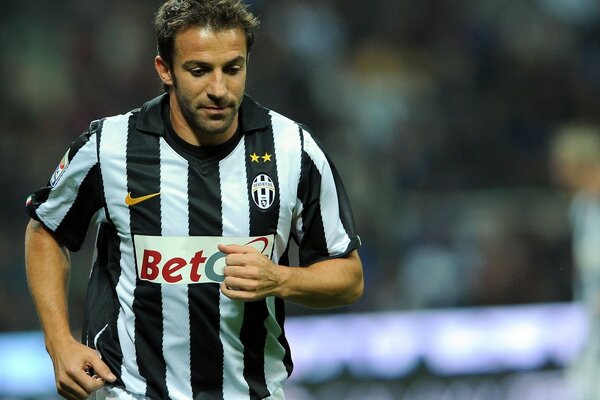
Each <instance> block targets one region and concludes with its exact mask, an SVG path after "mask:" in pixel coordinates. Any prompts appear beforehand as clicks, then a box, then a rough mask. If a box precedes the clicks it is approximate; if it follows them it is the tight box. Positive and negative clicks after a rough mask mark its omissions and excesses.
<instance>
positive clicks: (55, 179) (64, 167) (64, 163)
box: [50, 149, 71, 187]
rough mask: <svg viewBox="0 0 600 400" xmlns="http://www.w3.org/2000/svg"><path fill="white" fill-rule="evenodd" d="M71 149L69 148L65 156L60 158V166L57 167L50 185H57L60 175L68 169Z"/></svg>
mask: <svg viewBox="0 0 600 400" xmlns="http://www.w3.org/2000/svg"><path fill="white" fill-rule="evenodd" d="M69 151H71V149H69V150H67V152H66V153H65V155H64V156H63V158H62V159H61V160H60V163H59V164H58V167H56V169H55V170H54V173H53V174H52V176H51V177H50V187H55V186H56V185H57V184H58V181H59V180H60V177H61V176H62V175H63V174H64V173H65V171H66V170H67V167H68V166H69Z"/></svg>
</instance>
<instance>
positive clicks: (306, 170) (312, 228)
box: [298, 129, 329, 266]
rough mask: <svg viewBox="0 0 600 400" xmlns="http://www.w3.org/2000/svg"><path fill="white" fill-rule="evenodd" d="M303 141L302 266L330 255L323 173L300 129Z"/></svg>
mask: <svg viewBox="0 0 600 400" xmlns="http://www.w3.org/2000/svg"><path fill="white" fill-rule="evenodd" d="M300 135H301V141H302V160H301V174H300V182H299V186H298V198H299V199H300V201H301V202H302V205H303V207H304V209H303V211H302V231H303V233H304V236H303V238H302V240H301V241H300V243H299V244H298V246H299V259H300V265H301V266H307V265H310V264H312V263H314V262H316V261H320V260H323V259H325V258H327V257H329V250H328V249H327V242H326V240H325V228H324V227H323V219H322V216H321V207H320V191H321V173H320V172H319V170H318V168H317V166H316V165H315V164H314V163H313V161H312V159H311V158H310V156H309V155H308V154H307V153H306V151H305V150H304V132H303V131H302V129H300Z"/></svg>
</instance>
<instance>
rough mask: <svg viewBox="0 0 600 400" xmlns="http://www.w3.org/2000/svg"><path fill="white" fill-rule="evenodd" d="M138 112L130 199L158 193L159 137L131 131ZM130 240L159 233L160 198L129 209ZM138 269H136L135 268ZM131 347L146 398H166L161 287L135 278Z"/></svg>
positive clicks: (130, 155)
mask: <svg viewBox="0 0 600 400" xmlns="http://www.w3.org/2000/svg"><path fill="white" fill-rule="evenodd" d="M137 115H138V113H135V114H133V115H132V116H131V118H130V119H129V127H128V137H127V152H126V158H127V191H128V192H131V195H132V196H133V197H139V196H144V195H147V194H151V193H157V192H159V191H160V145H159V138H158V137H156V136H152V135H142V134H140V133H138V132H136V130H135V121H136V119H137ZM129 212H130V224H131V225H130V226H131V233H132V239H133V236H134V235H136V234H145V235H155V236H160V234H161V220H160V196H158V197H154V198H151V199H149V200H146V201H144V202H142V203H139V204H136V205H134V206H130V207H129ZM137 267H138V268H139V267H140V266H137ZM133 312H134V314H135V348H136V354H137V361H138V366H139V370H140V374H141V375H142V376H143V377H144V379H146V383H147V388H146V396H147V397H149V398H152V399H166V398H168V397H169V396H168V391H167V385H166V364H165V360H164V357H163V356H162V338H163V315H162V297H161V285H160V284H157V283H152V282H148V281H143V280H140V279H139V278H136V288H135V291H134V299H133Z"/></svg>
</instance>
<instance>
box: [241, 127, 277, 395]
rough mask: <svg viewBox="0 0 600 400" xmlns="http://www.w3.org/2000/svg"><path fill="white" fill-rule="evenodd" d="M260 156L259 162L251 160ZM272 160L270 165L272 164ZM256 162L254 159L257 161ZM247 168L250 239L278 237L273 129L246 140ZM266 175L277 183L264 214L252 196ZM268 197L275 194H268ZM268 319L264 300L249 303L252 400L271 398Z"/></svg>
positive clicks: (247, 356) (245, 336)
mask: <svg viewBox="0 0 600 400" xmlns="http://www.w3.org/2000/svg"><path fill="white" fill-rule="evenodd" d="M255 155H258V156H260V158H259V160H258V162H255V161H254V162H253V161H252V158H253V157H252V156H255ZM269 156H270V161H269ZM254 158H255V157H254ZM246 168H247V174H246V175H247V179H248V201H249V202H250V236H263V235H269V234H276V233H277V223H278V220H279V208H280V205H279V189H280V188H279V181H278V177H277V156H276V154H275V142H274V138H273V127H272V126H271V124H270V123H269V129H268V130H266V131H258V132H254V133H253V134H249V135H247V136H246ZM265 175H267V176H268V177H269V178H270V179H271V180H272V181H273V183H274V186H275V193H274V196H273V197H270V198H269V200H270V201H272V204H271V205H270V206H269V207H268V208H267V209H265V210H263V209H262V208H261V207H259V205H257V204H256V202H257V200H256V197H255V196H253V193H252V183H253V182H254V180H255V179H257V180H259V181H262V182H264V181H266V177H265ZM268 193H269V194H271V195H272V194H273V193H272V192H270V191H268ZM268 315H269V312H268V309H267V304H266V301H265V300H261V301H257V302H253V303H246V307H245V310H244V321H243V323H242V328H241V331H240V340H241V342H242V344H243V345H244V378H245V379H246V382H247V383H248V386H249V388H250V398H251V399H253V400H254V399H262V398H265V397H268V396H269V395H270V393H269V390H268V388H267V382H266V378H265V344H266V340H267V329H266V327H265V320H266V319H267V317H268Z"/></svg>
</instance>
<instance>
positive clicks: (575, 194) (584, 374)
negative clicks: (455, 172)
mask: <svg viewBox="0 0 600 400" xmlns="http://www.w3.org/2000/svg"><path fill="white" fill-rule="evenodd" d="M551 161H552V172H553V175H554V178H556V180H557V181H558V183H559V184H561V186H563V187H565V188H566V189H567V190H568V191H569V193H570V194H571V195H572V200H571V209H570V212H571V215H570V217H571V222H572V227H573V259H574V262H575V279H574V297H575V300H576V301H579V302H581V304H582V305H583V307H584V310H585V313H586V316H587V319H588V332H587V335H588V336H587V340H586V344H585V345H584V347H583V348H582V350H581V352H580V354H579V356H578V357H577V358H576V359H575V361H574V363H573V365H572V366H571V368H570V371H569V378H570V379H571V383H572V384H573V389H574V393H576V395H577V396H576V400H596V399H600V384H599V383H598V376H599V374H600V340H598V339H599V338H600V126H597V125H592V124H583V123H573V124H567V125H564V126H562V127H561V128H560V129H559V130H558V131H557V133H556V136H555V137H554V140H553V142H552V143H551Z"/></svg>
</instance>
